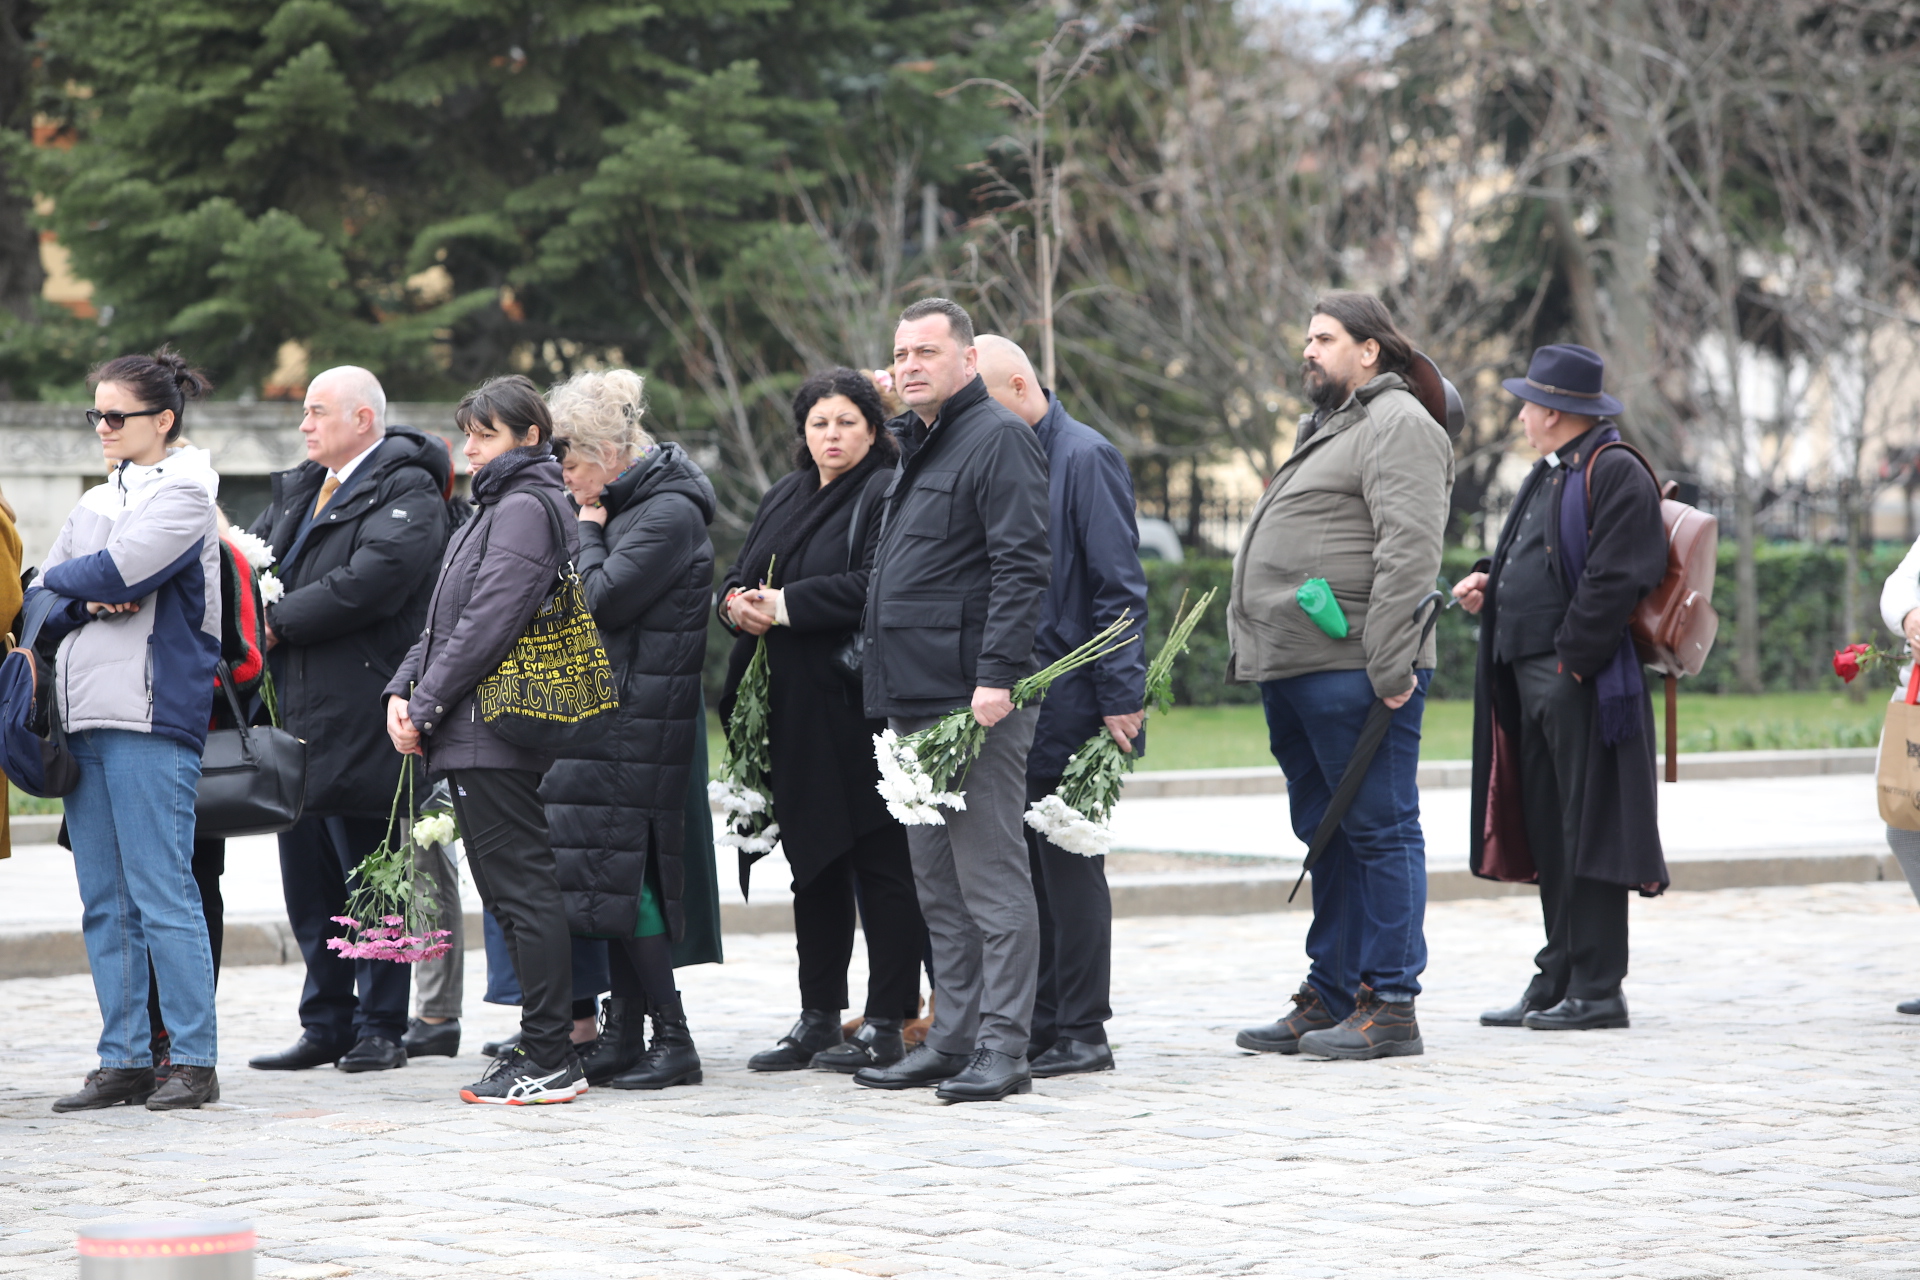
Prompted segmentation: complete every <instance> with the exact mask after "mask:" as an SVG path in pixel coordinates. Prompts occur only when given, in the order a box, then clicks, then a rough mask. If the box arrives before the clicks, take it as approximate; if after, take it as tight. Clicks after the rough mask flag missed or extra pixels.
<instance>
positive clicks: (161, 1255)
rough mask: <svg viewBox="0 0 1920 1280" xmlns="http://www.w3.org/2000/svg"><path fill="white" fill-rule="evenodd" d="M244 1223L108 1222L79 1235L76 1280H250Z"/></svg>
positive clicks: (249, 1230)
mask: <svg viewBox="0 0 1920 1280" xmlns="http://www.w3.org/2000/svg"><path fill="white" fill-rule="evenodd" d="M253 1244H254V1238H253V1227H252V1226H251V1225H250V1224H248V1223H245V1222H109V1223H104V1224H102V1225H100V1226H95V1227H88V1228H86V1229H85V1230H83V1231H82V1232H81V1233H80V1239H79V1240H78V1242H77V1245H76V1247H77V1248H78V1249H79V1252H80V1280H253Z"/></svg>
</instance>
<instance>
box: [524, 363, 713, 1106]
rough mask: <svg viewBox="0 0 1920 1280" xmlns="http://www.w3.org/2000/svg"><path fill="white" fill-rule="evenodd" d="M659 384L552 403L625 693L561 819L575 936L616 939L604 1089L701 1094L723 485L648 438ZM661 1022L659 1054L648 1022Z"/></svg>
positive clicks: (598, 383) (565, 389)
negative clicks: (701, 885)
mask: <svg viewBox="0 0 1920 1280" xmlns="http://www.w3.org/2000/svg"><path fill="white" fill-rule="evenodd" d="M643 391H644V384H643V383H642V381H641V378H640V375H638V374H636V373H634V372H632V371H631V370H627V369H611V370H607V371H605V372H599V373H583V374H580V375H578V376H576V377H574V378H572V379H571V380H569V381H567V382H565V383H562V384H561V385H560V386H558V387H555V388H554V389H553V390H552V391H551V392H550V393H548V403H549V405H550V406H551V409H552V412H553V420H554V435H555V442H556V444H557V445H558V447H559V448H560V449H561V451H562V453H563V455H564V456H563V460H562V466H563V468H564V470H565V475H566V483H567V488H568V489H569V490H570V491H571V492H572V494H573V497H574V500H575V501H576V502H578V503H579V504H580V515H579V529H580V555H579V559H578V560H577V562H576V567H577V568H578V569H579V572H580V581H581V584H582V586H584V587H585V589H586V594H587V606H588V608H590V609H591V610H592V611H593V619H594V621H595V622H596V623H598V624H599V627H600V635H601V638H602V640H603V641H604V642H605V644H606V650H607V658H608V660H609V661H610V662H611V663H612V664H613V670H614V677H615V679H616V680H617V681H618V684H619V689H620V710H619V711H618V712H616V713H615V716H616V718H615V721H614V725H613V727H612V728H611V729H610V730H608V732H607V733H606V734H605V736H603V737H601V738H600V739H598V740H597V741H595V742H593V743H592V744H590V745H588V746H586V747H584V748H582V749H581V750H579V751H578V752H576V753H575V754H573V755H570V756H568V757H566V758H564V759H561V760H559V761H557V762H556V763H555V764H554V766H553V769H552V771H551V772H549V773H548V774H547V778H546V781H545V782H544V783H542V784H541V788H540V794H541V797H542V798H543V799H544V800H545V801H546V805H547V823H548V825H549V827H550V828H551V829H552V831H553V844H554V854H555V857H556V858H557V859H558V862H559V867H560V887H561V891H562V893H563V895H564V896H565V898H566V903H567V923H568V925H569V927H570V928H571V929H572V930H573V932H574V933H575V934H576V935H580V936H584V937H597V938H607V939H609V940H611V941H612V943H613V945H611V946H609V947H608V948H607V951H608V961H609V967H610V971H611V972H610V981H611V985H612V993H611V994H610V995H609V996H608V998H607V1000H606V1004H605V1006H604V1012H603V1021H602V1025H601V1028H600V1035H599V1038H598V1039H596V1040H595V1041H593V1047H592V1049H591V1050H589V1051H588V1052H587V1053H586V1054H585V1056H584V1058H583V1065H584V1067H585V1069H586V1073H587V1081H588V1083H590V1084H596V1085H597V1084H609V1085H611V1086H612V1087H614V1088H616V1089H664V1088H667V1087H668V1086H671V1085H682V1084H699V1083H700V1081H701V1067H700V1055H699V1053H698V1052H697V1051H696V1050H695V1048H694V1045H693V1037H692V1034H691V1033H690V1032H689V1031H688V1029H687V1015H686V1010H685V1008H684V1007H683V1006H682V1004H681V1001H680V993H679V991H678V990H677V989H676V985H675V982H674V976H673V944H674V943H677V942H681V941H682V940H683V939H684V938H685V937H686V933H687V915H688V906H689V905H690V904H689V902H688V893H687V883H688V876H687V866H686V861H685V859H686V857H687V856H688V855H689V854H690V853H693V854H695V856H703V857H710V856H711V855H710V853H709V852H708V846H707V845H706V844H705V842H704V841H697V840H691V839H689V833H688V832H687V803H686V801H687V787H688V771H689V769H690V768H691V765H692V762H693V755H694V752H695V751H700V752H703V753H704V752H705V751H706V749H707V745H706V733H705V726H704V725H703V724H702V723H701V720H702V719H703V716H702V715H701V701H700V670H701V666H702V665H703V660H704V658H705V654H706V643H707V604H708V600H709V599H710V597H711V592H712V583H713V544H712V543H711V542H709V541H708V539H707V525H708V523H709V522H710V521H712V519H713V513H714V507H715V502H714V495H713V485H712V484H710V483H709V482H708V480H707V477H706V476H705V474H703V473H702V472H701V470H700V468H699V467H698V466H696V465H695V464H694V462H693V460H692V459H691V458H689V457H687V455H686V451H685V450H683V449H681V448H680V446H679V445H676V444H657V443H655V442H654V440H653V438H652V437H651V436H649V435H648V434H647V432H646V431H645V430H644V429H643V428H642V426H641V416H642V414H643V413H644V412H645V404H644V399H643ZM649 1016H650V1017H651V1019H652V1023H653V1043H652V1045H651V1046H649V1045H648V1044H647V1042H646V1036H645V1026H644V1021H643V1020H644V1019H645V1018H647V1017H649Z"/></svg>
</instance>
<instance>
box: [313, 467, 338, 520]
mask: <svg viewBox="0 0 1920 1280" xmlns="http://www.w3.org/2000/svg"><path fill="white" fill-rule="evenodd" d="M339 487H340V482H339V481H338V480H336V479H335V478H334V477H333V476H331V475H329V476H328V477H327V478H326V479H325V480H323V481H321V482H320V496H319V497H318V498H315V499H314V500H313V515H314V518H315V519H318V518H319V516H320V510H321V508H323V507H325V506H326V505H327V499H329V498H331V497H333V491H334V490H335V489H338V488H339Z"/></svg>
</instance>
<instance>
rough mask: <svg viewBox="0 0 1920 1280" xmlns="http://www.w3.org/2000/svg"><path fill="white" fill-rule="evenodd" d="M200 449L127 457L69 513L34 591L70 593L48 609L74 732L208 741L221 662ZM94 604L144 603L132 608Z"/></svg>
mask: <svg viewBox="0 0 1920 1280" xmlns="http://www.w3.org/2000/svg"><path fill="white" fill-rule="evenodd" d="M219 488H220V477H219V476H218V475H216V474H215V472H214V470H213V466H212V464H211V462H210V460H209V458H208V455H207V451H206V450H205V449H195V448H190V447H185V446H182V447H180V448H176V449H172V450H169V451H168V453H167V456H166V457H165V458H164V459H163V460H161V461H160V462H158V463H155V464H154V465H153V466H150V467H144V466H136V465H134V464H132V463H123V464H121V466H120V467H119V468H118V469H117V470H116V471H115V472H114V473H113V476H112V478H110V479H109V480H108V481H107V482H106V483H105V484H101V485H95V486H94V487H93V488H91V489H89V490H87V492H86V495H85V496H84V497H82V498H81V499H80V505H79V506H77V507H75V508H74V509H73V511H72V513H71V514H69V515H68V516H67V522H66V524H64V525H62V526H61V529H60V536H59V537H57V538H55V539H54V543H53V549H52V550H51V551H49V552H48V553H47V558H46V560H45V561H44V562H43V563H42V564H41V567H40V579H39V581H38V582H37V583H36V584H35V586H34V592H35V593H39V592H42V591H51V592H53V593H55V594H56V595H59V596H62V597H64V598H65V599H64V602H63V603H62V604H61V605H59V606H57V607H56V608H55V609H54V611H53V612H52V613H51V614H50V615H48V618H47V622H46V631H47V633H48V634H50V635H60V634H62V633H66V638H65V639H64V640H62V641H61V642H60V657H59V668H58V672H57V681H56V685H57V690H58V696H59V699H60V715H61V719H62V721H63V722H64V723H65V725H66V727H67V730H68V732H72V733H77V732H80V731H83V730H87V729H128V730H132V731H134V732H136V733H155V734H160V735H162V736H164V737H169V738H173V739H175V740H176V741H179V742H183V743H185V744H187V745H188V746H190V747H192V748H193V749H194V750H195V751H199V750H201V749H203V748H204V747H205V745H206V740H207V720H208V717H209V715H210V714H211V712H212V709H213V680H214V667H215V664H217V663H218V662H219V660H220V539H219V527H218V523H217V521H216V519H215V516H214V506H213V499H214V495H215V494H216V493H217V492H218V491H219ZM89 601H99V602H100V603H103V604H122V603H125V602H127V601H135V602H138V604H139V606H140V608H139V610H138V611H137V612H134V613H117V614H102V615H101V616H100V617H98V618H94V617H91V616H90V615H89V614H88V612H87V603H88V602H89Z"/></svg>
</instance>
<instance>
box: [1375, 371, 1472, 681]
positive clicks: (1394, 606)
mask: <svg viewBox="0 0 1920 1280" xmlns="http://www.w3.org/2000/svg"><path fill="white" fill-rule="evenodd" d="M1383 402H1384V403H1383ZM1370 409H1371V414H1370V417H1371V421H1370V422H1369V423H1368V424H1367V426H1366V430H1367V431H1368V432H1370V433H1371V439H1370V440H1369V441H1368V445H1367V450H1366V453H1365V457H1364V461H1363V463H1362V465H1361V472H1360V486H1361V490H1360V491H1361V494H1362V496H1363V497H1365V499H1366V502H1367V510H1368V512H1369V513H1371V515H1372V517H1373V534H1374V543H1373V591H1372V594H1371V595H1370V596H1369V597H1368V601H1367V628H1366V634H1365V635H1364V636H1362V637H1361V640H1362V645H1363V648H1364V651H1365V653H1366V656H1367V678H1368V679H1369V680H1371V681H1372V683H1373V693H1374V696H1375V697H1377V698H1393V697H1398V696H1399V695H1400V694H1403V693H1406V692H1407V691H1409V690H1410V689H1412V688H1413V685H1414V678H1413V664H1414V658H1415V653H1414V649H1415V646H1417V645H1418V644H1419V643H1420V625H1419V623H1418V622H1416V621H1415V620H1414V616H1413V610H1414V606H1415V605H1417V604H1419V602H1420V599H1421V597H1423V596H1425V595H1426V594H1427V592H1429V591H1432V590H1433V589H1434V579H1435V578H1436V577H1437V576H1438V575H1439V573H1440V552H1441V549H1442V545H1443V543H1444V541H1445V538H1446V531H1447V517H1448V514H1449V507H1448V502H1449V499H1450V498H1451V497H1452V494H1453V446H1452V445H1451V443H1449V442H1448V440H1447V433H1446V432H1445V431H1443V430H1442V429H1441V428H1440V425H1439V424H1438V423H1436V422H1435V421H1434V420H1433V419H1432V418H1429V417H1428V416H1427V414H1426V411H1425V410H1423V409H1421V408H1420V407H1419V402H1418V401H1416V400H1415V399H1414V398H1413V396H1412V395H1411V394H1409V393H1407V392H1404V391H1397V392H1388V393H1387V394H1386V395H1383V396H1381V397H1379V398H1378V399H1376V400H1375V401H1374V402H1373V404H1372V405H1371V406H1370Z"/></svg>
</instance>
